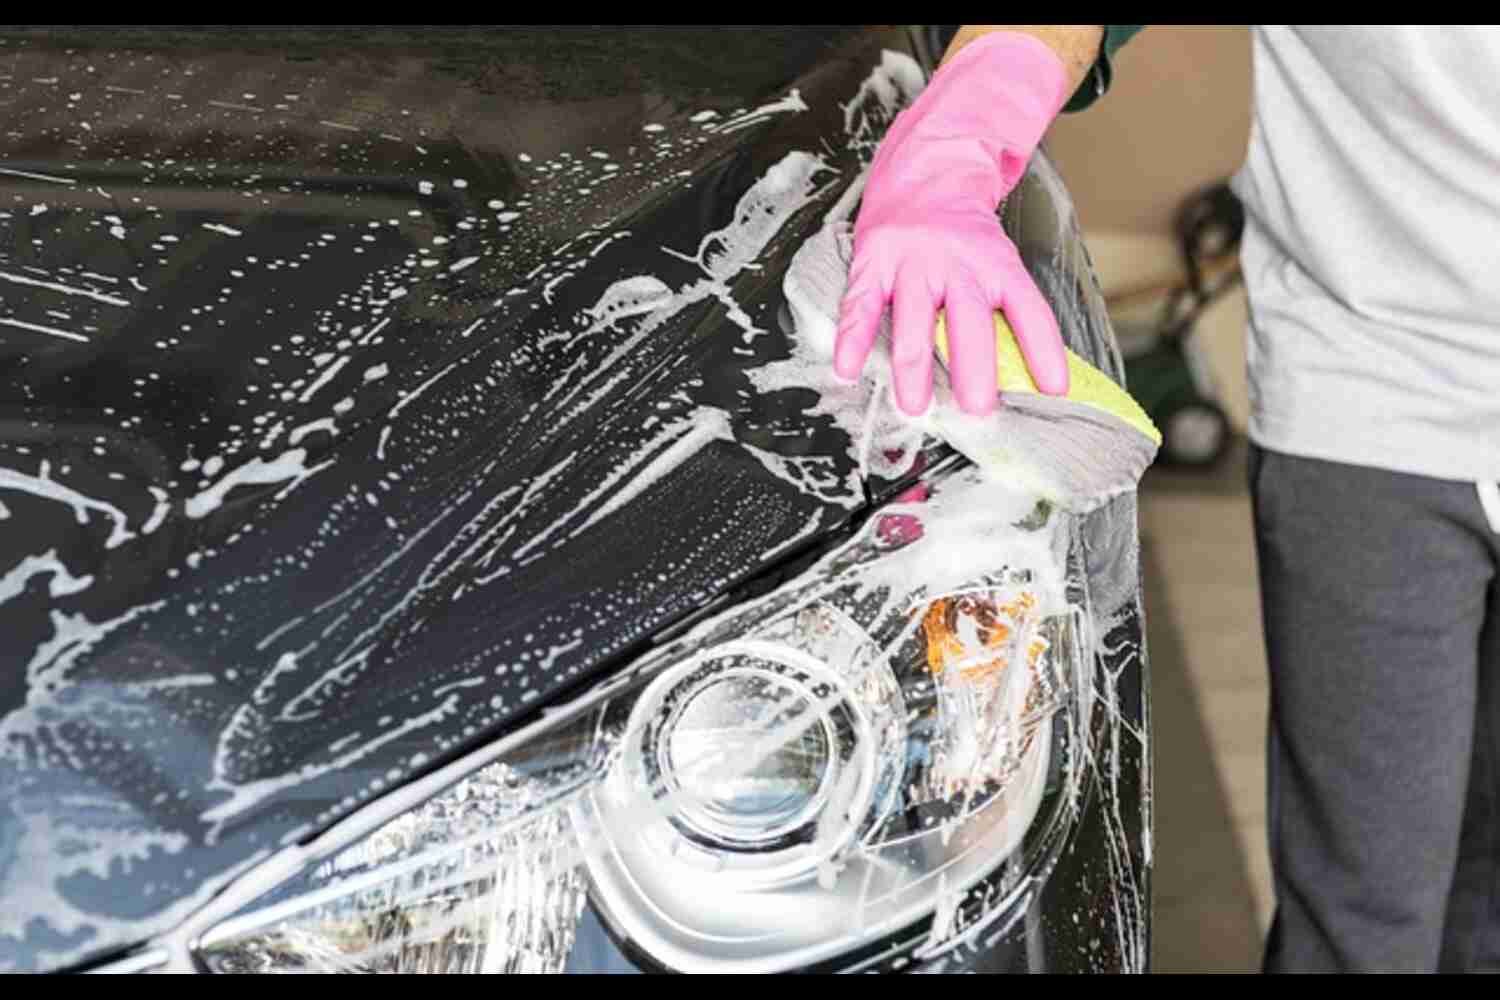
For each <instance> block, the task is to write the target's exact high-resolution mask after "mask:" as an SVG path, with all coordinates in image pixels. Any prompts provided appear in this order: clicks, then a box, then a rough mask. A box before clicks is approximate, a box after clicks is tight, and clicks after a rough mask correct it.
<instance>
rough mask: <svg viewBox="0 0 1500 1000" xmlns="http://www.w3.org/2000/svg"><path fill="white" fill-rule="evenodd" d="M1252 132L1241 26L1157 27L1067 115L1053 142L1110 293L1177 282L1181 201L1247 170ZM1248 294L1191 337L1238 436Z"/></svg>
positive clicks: (1246, 41)
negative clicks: (1107, 81) (1105, 88)
mask: <svg viewBox="0 0 1500 1000" xmlns="http://www.w3.org/2000/svg"><path fill="white" fill-rule="evenodd" d="M1249 134H1250V35H1249V32H1248V30H1247V29H1246V28H1245V27H1243V26H1213V25H1195V26H1155V27H1149V28H1147V29H1146V30H1145V31H1143V32H1141V33H1140V34H1139V35H1137V36H1136V37H1135V38H1134V39H1132V40H1131V41H1130V42H1129V43H1128V44H1127V45H1126V46H1125V47H1124V48H1123V49H1121V50H1120V52H1119V53H1118V55H1117V56H1116V60H1115V77H1114V85H1113V86H1112V87H1111V88H1110V92H1109V93H1108V94H1106V95H1105V96H1104V98H1103V99H1102V100H1100V101H1098V102H1096V103H1095V104H1094V106H1093V107H1092V108H1090V109H1089V110H1087V111H1084V112H1081V113H1078V114H1073V115H1064V116H1063V117H1062V118H1061V119H1059V120H1058V122H1057V123H1056V124H1055V125H1054V126H1053V127H1052V130H1051V132H1050V133H1049V134H1048V140H1047V145H1048V148H1049V150H1050V151H1051V153H1052V156H1053V159H1054V160H1055V161H1056V162H1057V165H1058V168H1059V169H1060V170H1061V171H1062V175H1063V179H1064V180H1065V181H1066V182H1067V184H1068V189H1069V190H1070V191H1071V192H1072V194H1073V199H1074V201H1075V202H1076V203H1077V206H1078V215H1079V218H1080V220H1081V221H1082V223H1083V227H1084V231H1085V234H1086V237H1087V240H1088V243H1089V249H1090V251H1091V255H1092V256H1093V258H1094V263H1095V266H1096V267H1097V269H1098V271H1099V277H1100V279H1101V281H1102V282H1103V284H1104V288H1105V290H1106V291H1107V292H1108V291H1112V290H1113V291H1118V290H1122V289H1126V288H1139V287H1142V286H1143V285H1144V286H1149V285H1154V284H1156V283H1157V282H1159V281H1163V280H1165V281H1168V282H1170V281H1173V280H1176V276H1177V275H1180V273H1181V264H1180V261H1179V258H1178V253H1177V247H1176V244H1175V242H1174V241H1173V240H1172V239H1171V231H1172V219H1173V216H1174V215H1175V213H1176V211H1177V207H1178V205H1179V204H1180V203H1181V202H1182V200H1183V199H1184V198H1185V197H1186V196H1187V195H1189V194H1190V193H1192V192H1193V191H1195V190H1197V189H1198V188H1200V187H1202V186H1203V185H1205V184H1210V183H1213V182H1214V181H1219V180H1223V179H1225V178H1227V177H1228V176H1230V175H1231V174H1233V173H1234V171H1235V170H1237V169H1238V168H1239V165H1240V163H1241V161H1242V160H1243V159H1244V156H1245V143H1246V141H1247V139H1248V138H1249ZM1247 317H1248V314H1247V307H1246V300H1245V296H1244V292H1243V290H1240V291H1239V292H1237V293H1235V294H1233V295H1231V296H1228V297H1226V298H1224V299H1221V300H1220V301H1219V302H1217V303H1216V304H1215V305H1213V306H1212V307H1210V308H1209V310H1208V311H1207V312H1206V313H1205V314H1204V315H1203V317H1202V319H1201V320H1200V322H1199V324H1198V326H1197V329H1196V330H1195V332H1194V337H1195V340H1196V344H1197V346H1198V347H1200V348H1201V349H1202V350H1201V354H1202V357H1203V360H1204V361H1205V362H1206V366H1207V368H1208V371H1209V373H1210V376H1211V377H1212V379H1213V380H1214V382H1215V383H1216V384H1217V386H1218V396H1219V401H1220V403H1221V404H1222V405H1223V406H1224V408H1225V410H1226V411H1227V412H1228V413H1229V417H1230V420H1231V422H1233V423H1234V425H1235V426H1236V427H1237V428H1239V429H1240V430H1241V431H1243V430H1244V429H1245V426H1246V422H1247V421H1248V419H1249V415H1250V397H1249V391H1248V386H1247V384H1246V380H1245V324H1246V321H1247Z"/></svg>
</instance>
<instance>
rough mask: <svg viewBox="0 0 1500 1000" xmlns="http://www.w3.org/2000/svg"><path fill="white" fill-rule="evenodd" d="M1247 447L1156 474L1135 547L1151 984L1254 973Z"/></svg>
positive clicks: (1260, 832)
mask: <svg viewBox="0 0 1500 1000" xmlns="http://www.w3.org/2000/svg"><path fill="white" fill-rule="evenodd" d="M1244 470H1245V457H1244V450H1243V447H1241V448H1239V449H1236V450H1235V451H1234V452H1232V453H1231V454H1230V455H1229V456H1228V458H1227V459H1226V460H1225V461H1224V463H1223V464H1222V466H1220V467H1219V468H1218V469H1216V470H1215V471H1213V472H1211V473H1206V474H1205V473H1189V472H1178V471H1171V470H1165V469H1153V470H1152V471H1151V472H1150V473H1148V475H1147V478H1146V481H1145V483H1144V484H1143V486H1142V502H1141V539H1142V548H1143V554H1144V559H1145V564H1144V565H1145V576H1146V586H1147V593H1146V598H1147V613H1148V623H1147V627H1148V643H1149V645H1150V651H1151V671H1152V699H1153V702H1152V724H1153V729H1154V738H1155V762H1156V774H1155V806H1156V842H1155V854H1154V857H1155V873H1154V880H1155V905H1156V913H1155V925H1154V932H1153V936H1154V942H1155V943H1154V951H1155V955H1154V963H1153V968H1154V969H1155V970H1156V971H1158V972H1210V971H1213V972H1248V971H1254V970H1255V969H1256V968H1257V967H1258V964H1259V955H1260V946H1261V940H1262V938H1263V936H1264V933H1265V929H1266V927H1267V925H1268V923H1269V919H1270V913H1271V893H1270V875H1269V868H1268V863H1267V860H1266V847H1265V804H1264V792H1263V783H1264V780H1265V765H1264V757H1263V751H1264V744H1265V726H1266V681H1265V652H1264V647H1263V645H1262V640H1261V632H1260V605H1259V598H1258V592H1257V588H1256V576H1255V551H1254V541H1253V534H1252V530H1251V521H1250V500H1249V496H1248V494H1247V492H1246V490H1245V471H1244Z"/></svg>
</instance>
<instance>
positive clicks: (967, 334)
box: [943, 285, 997, 416]
mask: <svg viewBox="0 0 1500 1000" xmlns="http://www.w3.org/2000/svg"><path fill="white" fill-rule="evenodd" d="M943 311H944V312H945V313H946V318H947V329H948V379H949V381H950V382H951V383H952V385H953V395H954V397H955V398H956V399H957V400H958V405H959V408H960V409H962V410H963V411H964V412H966V413H974V414H979V415H981V416H983V415H984V414H987V413H989V412H990V411H991V410H993V409H994V408H995V403H996V401H997V395H996V392H997V390H996V381H997V375H996V372H995V312H994V307H993V306H991V305H990V300H989V298H988V297H987V296H985V295H983V294H982V293H981V292H980V291H979V289H978V288H974V287H965V286H962V285H960V286H956V287H954V286H950V287H949V289H948V294H947V296H946V298H945V300H944V302H943Z"/></svg>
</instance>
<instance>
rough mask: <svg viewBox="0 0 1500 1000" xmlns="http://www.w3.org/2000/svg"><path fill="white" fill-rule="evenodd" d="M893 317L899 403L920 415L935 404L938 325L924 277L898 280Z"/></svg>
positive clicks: (893, 363) (894, 373)
mask: <svg viewBox="0 0 1500 1000" xmlns="http://www.w3.org/2000/svg"><path fill="white" fill-rule="evenodd" d="M891 318H892V324H891V326H892V339H891V369H892V377H893V382H894V384H895V388H896V403H897V405H899V406H900V407H901V409H902V410H903V411H904V412H905V413H907V414H909V415H911V416H918V415H920V414H921V413H923V412H924V411H925V410H926V409H927V405H928V404H929V403H930V402H932V350H933V334H934V328H935V324H936V323H937V303H936V302H935V301H933V295H932V291H931V289H930V288H929V287H928V284H927V281H926V279H925V278H923V277H920V276H915V275H913V276H905V275H903V276H900V277H898V278H897V281H896V294H895V296H894V297H893V299H892V302H891Z"/></svg>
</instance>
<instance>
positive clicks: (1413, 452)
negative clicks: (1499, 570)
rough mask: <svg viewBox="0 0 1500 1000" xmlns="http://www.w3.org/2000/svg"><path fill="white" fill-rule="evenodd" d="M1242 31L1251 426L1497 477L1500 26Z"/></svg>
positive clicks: (1291, 443)
mask: <svg viewBox="0 0 1500 1000" xmlns="http://www.w3.org/2000/svg"><path fill="white" fill-rule="evenodd" d="M1254 37H1255V64H1254V65H1255V119H1254V127H1253V131H1252V134H1251V139H1250V147H1249V154H1248V156H1247V159H1246V162H1245V165H1244V167H1243V168H1242V169H1241V171H1240V172H1239V174H1238V175H1237V176H1236V178H1235V182H1234V187H1235V191H1236V192H1237V193H1238V194H1239V196H1240V197H1241V199H1243V201H1244V202H1245V206H1246V212H1247V216H1248V221H1247V225H1246V232H1245V241H1244V246H1243V251H1242V257H1243V261H1244V268H1245V280H1246V285H1247V288H1248V290H1249V294H1250V339H1249V362H1250V397H1251V420H1250V436H1251V438H1252V439H1253V440H1255V441H1256V442H1257V443H1258V444H1260V445H1262V446H1264V447H1267V448H1270V449H1273V450H1277V451H1283V452H1288V453H1291V454H1295V455H1302V456H1307V457H1312V458H1322V459H1328V460H1332V461H1337V462H1346V463H1351V464H1356V465H1365V466H1373V467H1377V468H1383V469H1390V470H1393V471H1397V472H1410V473H1415V474H1418V475H1424V476H1431V477H1435V478H1440V479H1455V480H1468V481H1476V480H1491V481H1494V480H1500V29H1493V28H1461V27H1460V28H1392V27H1370V28H1348V27H1329V28H1315V27H1296V28H1292V27H1272V26H1266V27H1259V28H1257V29H1256V30H1255V33H1254Z"/></svg>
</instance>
